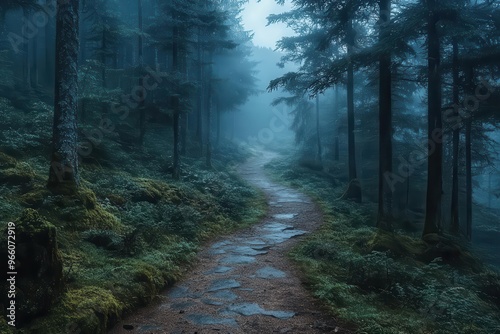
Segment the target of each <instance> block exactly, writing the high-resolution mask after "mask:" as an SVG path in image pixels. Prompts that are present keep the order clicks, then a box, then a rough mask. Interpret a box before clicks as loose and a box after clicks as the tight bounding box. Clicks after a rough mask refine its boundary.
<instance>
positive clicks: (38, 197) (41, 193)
mask: <svg viewBox="0 0 500 334" xmlns="http://www.w3.org/2000/svg"><path fill="white" fill-rule="evenodd" d="M50 194H51V193H50V191H49V190H48V189H45V188H38V189H33V190H32V191H30V192H27V193H25V194H23V195H21V198H20V200H21V203H22V205H23V206H25V207H28V208H32V209H38V208H40V207H41V206H42V204H43V201H44V200H45V198H47V196H50Z"/></svg>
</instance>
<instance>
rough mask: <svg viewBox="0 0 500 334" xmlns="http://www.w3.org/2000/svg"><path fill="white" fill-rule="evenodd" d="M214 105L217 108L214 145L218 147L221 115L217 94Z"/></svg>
mask: <svg viewBox="0 0 500 334" xmlns="http://www.w3.org/2000/svg"><path fill="white" fill-rule="evenodd" d="M215 107H216V108H217V135H216V138H217V139H216V141H215V146H216V147H217V148H218V147H219V144H220V127H221V124H220V123H221V117H222V115H221V114H222V112H221V110H220V102H219V97H218V96H217V97H216V99H215Z"/></svg>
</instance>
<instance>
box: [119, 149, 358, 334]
mask: <svg viewBox="0 0 500 334" xmlns="http://www.w3.org/2000/svg"><path fill="white" fill-rule="evenodd" d="M274 157H275V155H274V154H273V153H268V152H267V153H263V154H262V155H260V156H256V157H253V158H251V159H249V160H248V161H247V162H245V163H244V164H242V165H241V166H240V167H239V172H240V175H241V176H242V177H243V178H244V179H245V180H246V181H247V182H249V183H250V184H252V185H254V186H256V187H257V188H260V189H262V190H263V191H264V192H265V194H266V197H267V202H268V204H269V209H268V212H267V214H266V216H265V217H264V218H263V219H262V220H261V222H260V223H258V224H255V225H253V226H252V227H249V228H246V229H244V230H241V231H239V232H237V233H235V234H232V235H229V236H225V237H222V238H219V239H218V240H215V241H214V243H212V244H210V245H207V246H206V247H205V248H204V249H203V250H202V251H201V252H200V253H199V262H198V263H197V265H196V266H195V267H194V268H193V270H191V271H190V272H189V273H188V274H186V276H185V277H184V278H183V279H181V280H180V281H179V282H178V284H176V285H175V286H174V287H173V288H170V289H168V290H167V291H165V292H164V293H163V294H162V295H160V296H159V300H158V301H157V302H156V303H153V304H152V305H151V306H149V307H146V308H143V309H142V310H140V311H138V312H137V313H135V314H133V315H132V316H130V317H128V318H125V319H124V320H122V321H121V322H120V323H118V324H117V325H116V326H115V327H114V329H113V330H112V331H110V332H109V333H110V334H118V333H325V332H328V333H334V332H335V333H337V332H338V333H342V332H344V333H346V332H348V331H347V330H344V329H342V328H340V327H338V326H337V325H338V324H337V323H336V322H335V320H334V319H333V317H332V316H331V314H329V313H328V311H327V310H326V309H325V308H324V307H323V306H322V303H321V302H319V301H318V300H317V299H315V298H313V297H312V296H311V295H310V293H309V292H308V291H307V290H306V288H305V287H304V285H303V284H302V283H301V274H300V272H299V270H298V269H297V267H296V266H294V264H293V263H292V260H291V259H290V258H289V257H288V256H287V253H288V252H289V251H290V250H291V249H292V247H294V246H296V245H297V244H298V243H299V241H300V240H301V239H302V238H303V236H304V235H306V234H309V233H310V232H313V231H315V230H317V229H318V228H319V227H320V225H321V224H322V222H323V216H322V213H321V210H320V209H319V207H318V206H317V205H316V204H315V203H313V202H312V201H311V199H309V198H308V197H307V196H305V195H303V194H301V193H300V192H298V191H295V190H292V189H291V188H288V187H285V186H281V185H278V184H276V183H274V182H272V181H271V180H270V179H269V178H268V177H267V176H266V175H265V172H264V168H263V167H264V165H265V164H266V163H268V162H269V161H271V160H272V159H273V158H274Z"/></svg>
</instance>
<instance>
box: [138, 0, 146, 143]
mask: <svg viewBox="0 0 500 334" xmlns="http://www.w3.org/2000/svg"><path fill="white" fill-rule="evenodd" d="M137 6H138V11H137V13H138V20H139V39H138V43H137V49H138V52H137V53H138V57H139V68H140V71H139V82H138V84H139V87H144V82H143V77H142V66H143V62H144V59H143V41H142V0H137ZM138 108H139V144H140V145H143V144H144V136H145V135H146V108H145V107H144V96H142V93H141V99H140V101H139V105H138Z"/></svg>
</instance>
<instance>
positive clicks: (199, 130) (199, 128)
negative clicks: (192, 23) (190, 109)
mask: <svg viewBox="0 0 500 334" xmlns="http://www.w3.org/2000/svg"><path fill="white" fill-rule="evenodd" d="M201 41H202V37H201V28H198V45H197V53H198V59H197V60H198V71H197V79H198V96H197V98H198V99H197V104H196V118H197V120H196V139H198V143H199V146H200V150H201V152H200V154H202V155H203V52H202V49H201Z"/></svg>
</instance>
